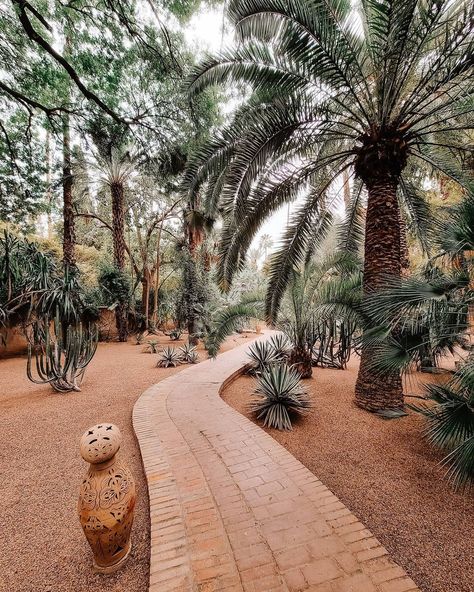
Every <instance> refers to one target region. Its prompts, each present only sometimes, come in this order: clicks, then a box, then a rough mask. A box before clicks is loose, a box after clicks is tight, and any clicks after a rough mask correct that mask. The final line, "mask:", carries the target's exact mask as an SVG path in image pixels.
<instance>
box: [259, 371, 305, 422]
mask: <svg viewBox="0 0 474 592" xmlns="http://www.w3.org/2000/svg"><path fill="white" fill-rule="evenodd" d="M300 379H301V376H300V375H299V374H298V372H296V371H295V370H293V369H291V368H289V367H288V366H285V365H280V366H273V367H270V368H268V369H266V370H264V371H263V372H262V374H261V375H260V376H259V378H258V379H257V387H256V388H255V391H254V396H253V399H252V402H251V404H250V409H251V411H252V412H253V413H255V414H256V416H257V419H262V420H263V425H264V426H268V427H271V428H276V429H277V430H291V429H292V425H291V416H292V415H301V414H303V413H305V412H307V411H308V410H309V409H310V408H311V402H310V399H309V397H308V394H307V392H306V390H305V389H304V387H303V386H302V385H301V381H300Z"/></svg>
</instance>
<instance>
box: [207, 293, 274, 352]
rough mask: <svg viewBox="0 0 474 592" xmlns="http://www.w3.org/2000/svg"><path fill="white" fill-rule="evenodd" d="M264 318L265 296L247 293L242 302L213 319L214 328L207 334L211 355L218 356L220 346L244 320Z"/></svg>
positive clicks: (220, 312)
mask: <svg viewBox="0 0 474 592" xmlns="http://www.w3.org/2000/svg"><path fill="white" fill-rule="evenodd" d="M249 319H263V296H262V295H258V294H254V295H247V296H246V297H244V298H243V299H242V300H241V302H239V303H237V304H234V305H231V306H227V307H226V308H224V309H223V310H220V311H218V312H217V314H216V315H215V316H214V318H213V319H212V330H211V332H210V333H209V334H208V335H207V337H206V340H205V346H206V350H207V352H208V354H209V355H210V356H211V357H213V358H214V357H216V355H217V353H218V351H219V348H220V346H221V345H222V343H223V342H224V341H225V339H226V338H227V337H228V336H229V335H231V334H232V333H233V332H234V331H235V330H236V329H237V328H238V327H239V326H240V324H241V323H242V322H243V321H248V320H249Z"/></svg>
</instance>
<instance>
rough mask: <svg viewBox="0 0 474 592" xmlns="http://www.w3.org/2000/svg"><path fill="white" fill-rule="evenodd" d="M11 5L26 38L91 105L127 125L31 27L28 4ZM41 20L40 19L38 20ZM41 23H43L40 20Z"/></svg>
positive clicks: (19, 0)
mask: <svg viewBox="0 0 474 592" xmlns="http://www.w3.org/2000/svg"><path fill="white" fill-rule="evenodd" d="M12 3H13V4H15V5H16V6H18V9H19V15H18V17H19V19H20V23H21V25H22V27H23V30H24V31H25V33H26V35H27V36H28V38H29V39H30V40H31V41H33V42H34V43H36V44H37V45H39V46H40V47H42V48H43V49H44V50H45V51H46V52H47V53H48V54H49V55H50V56H51V57H52V58H54V59H55V60H56V61H57V62H58V64H60V65H61V66H62V67H63V68H64V70H66V72H67V73H68V74H69V76H70V78H71V80H73V81H74V83H75V84H76V86H77V88H78V89H79V90H80V91H81V93H82V94H83V95H84V96H85V97H86V98H87V99H89V100H90V101H92V102H93V103H95V104H96V105H97V106H98V107H100V109H102V111H104V112H105V113H107V115H110V117H112V119H114V120H115V121H117V122H118V123H121V124H127V121H126V120H124V119H123V118H122V117H120V116H119V115H117V113H115V111H113V109H111V108H110V107H108V106H107V105H106V104H105V103H104V102H103V101H102V100H101V99H100V98H99V97H98V96H97V95H96V94H95V93H93V92H92V91H90V90H89V89H88V88H87V87H86V86H85V85H84V83H83V82H82V81H81V79H80V78H79V75H78V73H77V72H76V70H75V69H74V68H73V67H72V65H71V64H70V63H69V62H68V61H67V60H66V59H65V58H64V57H63V56H62V55H61V54H59V53H58V52H57V51H56V50H55V49H54V48H53V47H52V46H51V45H50V44H49V43H48V42H47V41H46V39H44V37H42V36H41V35H40V34H39V33H38V32H37V31H36V30H35V28H34V27H33V25H32V23H31V21H30V19H29V18H28V15H27V13H26V10H25V9H26V8H28V9H29V8H30V7H29V4H28V2H26V0H12ZM34 14H35V16H36V18H39V17H38V15H37V14H36V11H35V13H34ZM39 20H41V19H39ZM41 22H43V21H42V20H41Z"/></svg>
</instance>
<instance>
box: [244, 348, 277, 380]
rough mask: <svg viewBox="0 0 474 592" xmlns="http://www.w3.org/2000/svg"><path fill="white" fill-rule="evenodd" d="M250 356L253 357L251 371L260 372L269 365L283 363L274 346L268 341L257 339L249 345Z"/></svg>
mask: <svg viewBox="0 0 474 592" xmlns="http://www.w3.org/2000/svg"><path fill="white" fill-rule="evenodd" d="M248 356H249V358H250V359H251V363H250V364H251V365H250V371H251V372H252V373H253V374H260V373H262V372H263V371H264V370H266V369H267V368H268V367H269V366H273V365H275V364H279V363H281V360H280V359H279V358H278V356H277V355H276V352H275V350H274V349H273V346H272V345H271V344H270V343H269V342H268V341H256V342H255V343H252V345H250V347H249V351H248Z"/></svg>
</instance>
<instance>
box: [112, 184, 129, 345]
mask: <svg viewBox="0 0 474 592" xmlns="http://www.w3.org/2000/svg"><path fill="white" fill-rule="evenodd" d="M110 189H111V194H112V228H113V245H114V263H115V266H116V267H117V269H119V270H120V271H122V272H123V271H125V251H126V244H125V200H124V190H123V184H122V183H119V182H117V183H112V185H111V188H110ZM127 315H128V312H127V303H126V302H119V303H118V305H117V307H116V309H115V322H116V326H117V332H118V339H119V341H127V337H128V318H127Z"/></svg>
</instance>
